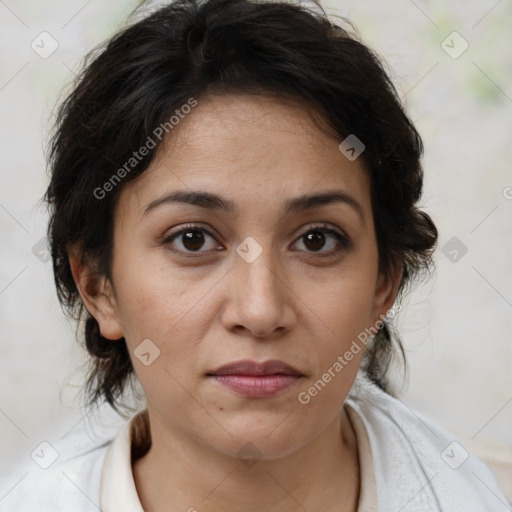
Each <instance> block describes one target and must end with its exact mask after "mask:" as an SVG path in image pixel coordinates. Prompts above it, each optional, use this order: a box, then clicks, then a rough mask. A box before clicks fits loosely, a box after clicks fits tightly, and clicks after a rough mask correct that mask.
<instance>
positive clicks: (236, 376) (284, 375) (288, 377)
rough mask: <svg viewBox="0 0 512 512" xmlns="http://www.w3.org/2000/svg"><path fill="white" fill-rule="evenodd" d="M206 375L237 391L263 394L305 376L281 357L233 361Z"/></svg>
mask: <svg viewBox="0 0 512 512" xmlns="http://www.w3.org/2000/svg"><path fill="white" fill-rule="evenodd" d="M206 376H207V377H209V378H211V379H212V380H213V381H215V382H217V383H219V384H220V385H222V386H223V387H226V388H228V389H230V390H231V391H234V392H235V393H237V394H238V395H242V396H245V397H253V398H266V397H271V396H275V395H277V394H280V393H283V392H284V391H286V390H287V389H289V388H290V387H291V386H293V385H294V384H296V383H297V382H298V381H299V380H300V379H301V378H303V377H305V375H304V374H303V373H301V372H300V371H299V370H297V369H296V368H294V367H293V366H290V365H288V364H286V363H284V362H283V361H278V360H270V361H264V362H262V363H258V362H256V361H249V360H245V361H235V362H233V363H228V364H227V365H224V366H221V367H220V368H217V369H216V370H213V371H211V372H208V373H207V374H206Z"/></svg>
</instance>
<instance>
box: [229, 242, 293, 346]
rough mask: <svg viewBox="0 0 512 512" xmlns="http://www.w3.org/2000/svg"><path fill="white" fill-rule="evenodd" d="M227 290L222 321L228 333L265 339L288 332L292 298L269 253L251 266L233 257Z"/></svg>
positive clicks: (290, 321)
mask: <svg viewBox="0 0 512 512" xmlns="http://www.w3.org/2000/svg"><path fill="white" fill-rule="evenodd" d="M227 290H229V291H228V292H227V294H228V295H227V298H226V307H225V308H224V311H223V314H222V321H223V324H224V326H225V328H226V329H227V330H229V331H230V332H236V333H238V334H240V333H242V332H246V333H249V334H250V335H252V336H254V337H258V338H266V339H267V338H275V337H278V336H282V335H283V333H285V332H287V331H288V330H290V328H291V326H292V324H293V322H294V320H295V314H294V312H293V307H292V303H291V301H292V300H293V297H294V295H293V292H292V290H291V288H290V284H289V283H287V278H286V276H285V275H284V273H283V270H282V265H279V262H276V261H275V258H273V257H272V255H271V254H270V250H265V251H263V252H262V254H260V256H259V257H258V258H257V259H256V260H255V261H252V262H251V263H248V262H247V261H245V260H244V259H243V258H241V257H240V256H238V255H236V256H235V262H234V268H233V269H232V271H231V272H230V273H229V283H228V286H227Z"/></svg>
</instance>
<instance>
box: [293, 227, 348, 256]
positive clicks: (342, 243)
mask: <svg viewBox="0 0 512 512" xmlns="http://www.w3.org/2000/svg"><path fill="white" fill-rule="evenodd" d="M298 241H302V243H303V245H304V247H305V251H306V252H310V253H315V252H316V253H319V255H321V256H332V255H334V254H337V253H338V252H341V251H342V250H344V249H349V248H350V247H351V246H352V244H351V242H350V239H349V238H348V237H347V236H344V235H342V234H341V233H338V232H337V231H335V230H334V229H332V228H329V227H327V225H322V226H319V227H315V228H312V229H309V230H308V231H306V232H305V233H303V234H302V235H301V236H300V238H299V240H298Z"/></svg>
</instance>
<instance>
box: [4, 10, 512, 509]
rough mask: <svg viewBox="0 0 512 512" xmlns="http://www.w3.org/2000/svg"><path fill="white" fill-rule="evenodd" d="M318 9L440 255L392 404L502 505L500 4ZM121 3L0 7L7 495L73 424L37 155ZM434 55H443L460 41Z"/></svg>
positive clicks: (506, 44) (75, 401)
mask: <svg viewBox="0 0 512 512" xmlns="http://www.w3.org/2000/svg"><path fill="white" fill-rule="evenodd" d="M325 5H326V7H327V9H328V12H330V13H331V14H338V15H342V16H347V17H348V18H350V19H351V20H352V21H353V22H354V23H355V24H356V26H357V27H358V29H359V31H360V33H361V35H362V38H363V40H364V41H365V42H366V43H368V44H369V45H370V46H372V47H373V48H374V49H375V50H376V51H377V52H378V53H379V54H380V55H381V56H382V57H383V58H385V60H386V61H387V63H388V64H389V66H390V68H391V70H392V71H391V74H392V77H393V79H394V82H395V84H396V86H397V88H398V90H399V92H400V95H401V96H402V97H403V98H404V101H405V103H406V106H407V109H408V111H409V113H410V115H411V117H412V119H413V121H414V123H415V124H416V126H417V128H418V129H419V131H420V133H421V135H422V137H423V140H424V143H425V147H426V152H425V158H424V168H425V192H424V197H423V200H422V205H423V206H424V207H425V209H426V210H427V211H428V212H429V213H430V214H431V215H432V217H433V218H434V221H435V222H436V224H437V226H438V228H439V231H440V248H439V250H438V252H437V255H436V266H437V269H436V273H435V275H434V276H433V277H432V278H431V279H430V280H429V281H427V282H426V283H425V284H423V285H422V286H420V287H419V288H417V289H416V290H415V291H414V292H413V293H411V294H410V295H409V297H408V298H407V300H406V301H405V304H406V308H405V311H404V312H403V313H402V314H401V316H400V319H399V328H400V330H401V334H402V338H403V340H404V344H405V347H406V352H407V357H408V361H409V376H410V377H409V385H408V387H406V388H405V389H404V394H403V398H404V399H405V400H406V401H407V402H408V403H409V404H410V405H411V406H412V407H414V408H416V409H417V410H419V411H421V412H423V413H424V414H426V415H427V416H429V417H431V418H432V419H434V420H435V421H438V422H439V423H440V424H442V425H444V426H445V427H447V428H448V429H450V430H451V431H452V432H453V433H454V434H456V435H457V436H459V437H460V438H461V439H462V440H463V443H464V445H465V446H466V447H468V448H470V449H472V450H474V451H475V452H476V453H477V455H480V456H481V457H483V458H485V460H486V461H487V462H488V463H489V464H490V465H491V467H492V469H493V470H494V471H495V474H496V475H497V476H498V478H499V480H500V482H501V484H502V487H503V489H504V490H505V491H506V492H508V493H509V497H510V499H511V500H512V343H511V339H512V336H511V335H512V314H511V312H512V272H511V261H512V237H511V227H512V222H511V212H512V188H511V187H512V167H511V163H512V158H511V151H510V145H511V141H512V130H511V125H512V50H511V49H512V32H511V28H510V27H511V26H512V2H511V1H510V0H501V1H496V0H490V1H487V0H475V1H472V2H455V1H452V2H445V1H442V0H430V1H420V0H416V1H414V2H413V1H411V0H395V1H393V2H378V1H369V0H359V1H356V0H350V1H343V2H342V1H339V0H338V1H336V0H330V1H329V2H327V3H326V4H325ZM134 6H135V2H132V1H127V0H115V1H114V0H111V1H110V2H102V1H101V0H89V1H86V0H73V1H66V2H64V1H63V0H46V1H44V2H41V1H35V0H32V1H31V0H5V1H4V0H0V34H1V39H0V55H1V65H0V141H1V145H0V148H1V149H0V163H1V164H0V173H1V176H0V177H1V181H0V184H1V185H0V240H1V244H0V337H1V338H0V340H1V353H2V358H1V372H0V432H1V434H0V435H1V437H0V454H1V460H2V467H1V470H0V471H1V473H2V474H4V475H8V478H9V479H11V481H12V484H13V485H14V484H15V482H16V481H17V480H19V478H21V475H17V474H12V473H10V468H11V467H12V462H13V461H19V460H29V459H28V458H29V457H30V452H31V451H32V450H33V449H34V448H35V447H36V446H37V445H38V444H39V443H40V442H41V441H44V440H46V441H48V442H50V443H51V442H52V441H53V440H57V439H60V438H62V436H64V435H66V433H67V432H69V431H70V429H72V428H77V426H79V425H80V423H81V422H83V421H86V420H85V419H83V418H84V411H83V410H81V408H80V395H79V394H78V392H79V389H80V386H81V382H82V380H83V377H84V369H83V368H80V365H82V364H83V363H84V361H85V359H84V357H83V354H82V352H81V349H80V348H79V346H78V344H77V343H76V341H75V336H74V325H73V324H72V323H70V322H69V321H68V320H66V319H65V317H64V315H63V313H62V311H61V309H60V306H59V305H58V302H57V299H56V294H55V291H54V284H53V276H52V271H51V264H50V262H48V261H47V262H44V261H41V259H44V257H43V256H44V253H43V254H41V251H39V257H36V255H34V254H33V251H32V248H33V247H34V245H36V244H37V243H38V242H39V241H40V240H41V238H42V237H43V236H44V234H45V224H46V220H47V217H46V214H45V211H44V209H43V208H40V207H38V205H37V202H38V201H39V199H40V198H41V196H42V194H43V192H44V190H45V187H46V184H47V176H46V172H45V161H44V155H43V147H44V145H45V143H46V141H47V138H48V128H49V123H50V114H51V111H52V109H53V107H54V104H55V102H56V101H57V100H58V98H59V97H60V98H62V97H63V96H62V94H63V88H64V87H65V85H66V84H69V83H70V81H71V80H72V78H73V73H74V72H76V71H77V69H78V66H79V63H80V60H81V58H82V57H83V56H84V54H85V53H86V51H88V50H89V49H91V48H92V47H93V46H94V45H96V44H97V43H99V42H100V41H102V40H103V39H104V38H106V37H108V36H110V35H111V34H112V33H113V32H114V31H115V30H116V29H117V28H118V26H119V25H120V24H121V23H122V21H123V19H124V17H125V16H126V15H127V14H128V13H129V12H130V11H131V9H132V8H133V7H134ZM43 31H47V32H48V33H50V34H51V36H52V37H53V38H54V39H55V40H56V41H57V42H58V45H59V47H58V49H57V50H56V51H55V52H54V53H53V54H52V55H51V56H50V57H48V58H46V59H43V58H41V57H40V56H39V55H38V54H37V53H36V52H35V51H34V50H33V49H32V48H31V43H32V41H33V40H34V39H36V38H38V37H39V35H40V34H41V32H43ZM453 31H456V32H458V33H459V34H460V36H462V38H464V40H465V41H467V44H468V45H469V46H468V49H467V50H466V51H465V52H464V53H462V55H460V56H459V57H458V58H452V57H451V56H450V55H448V54H447V53H446V52H445V50H444V49H443V46H442V42H443V41H444V40H445V39H446V38H447V36H449V35H450V34H451V33H452V32H453ZM455 37H458V36H455ZM36 40H37V39H36ZM451 41H454V42H451ZM447 43H448V45H451V46H453V47H454V48H453V49H452V50H451V51H452V52H455V51H457V50H458V49H460V48H462V46H461V44H463V43H462V40H457V39H453V36H450V38H448V40H447ZM444 45H446V43H445V44H444ZM445 47H446V46H445ZM452 237H457V238H458V239H459V240H460V242H461V243H462V244H464V246H465V247H466V248H467V253H466V254H465V255H463V257H460V254H461V253H460V252H459V254H458V257H459V260H458V261H456V262H452V261H450V259H449V258H448V257H447V256H446V255H445V254H444V253H443V250H442V248H443V247H444V246H445V244H447V242H448V241H449V240H450V239H452ZM446 252H448V251H446ZM452 256H453V253H452ZM108 418H110V419H112V421H115V420H116V417H115V415H113V414H112V415H109V416H108ZM117 421H119V420H117ZM507 482H508V484H507ZM507 485H508V487H507ZM7 491H8V489H0V500H1V498H2V496H3V495H4V494H5V493H6V492H7ZM0 507H1V501H0Z"/></svg>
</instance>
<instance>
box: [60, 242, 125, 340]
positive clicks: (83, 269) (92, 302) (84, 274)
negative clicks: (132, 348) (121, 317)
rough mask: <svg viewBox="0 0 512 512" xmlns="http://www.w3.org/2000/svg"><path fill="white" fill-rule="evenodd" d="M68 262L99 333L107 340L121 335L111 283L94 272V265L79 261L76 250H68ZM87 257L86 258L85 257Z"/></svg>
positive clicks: (115, 338) (118, 337)
mask: <svg viewBox="0 0 512 512" xmlns="http://www.w3.org/2000/svg"><path fill="white" fill-rule="evenodd" d="M68 256H69V264H70V266H71V273H72V274H73V279H74V280H75V283H76V286H77V288H78V291H79V292H80V296H81V297H82V300H83V302H84V304H85V307H86V308H87V311H89V313H90V314H91V315H92V316H93V317H94V318H95V319H96V321H97V322H98V325H99V327H100V333H101V335H102V336H103V337H104V338H107V339H109V340H118V339H120V338H122V337H123V331H122V329H121V325H120V324H119V321H118V313H117V307H116V301H115V298H114V293H113V288H112V285H111V283H110V282H109V281H108V280H107V278H106V277H105V276H99V275H98V273H97V272H95V269H94V265H92V264H90V263H88V262H87V261H81V259H80V258H79V256H78V251H76V250H73V249H72V250H70V251H69V255H68ZM86 259H87V258H86Z"/></svg>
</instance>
